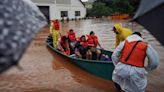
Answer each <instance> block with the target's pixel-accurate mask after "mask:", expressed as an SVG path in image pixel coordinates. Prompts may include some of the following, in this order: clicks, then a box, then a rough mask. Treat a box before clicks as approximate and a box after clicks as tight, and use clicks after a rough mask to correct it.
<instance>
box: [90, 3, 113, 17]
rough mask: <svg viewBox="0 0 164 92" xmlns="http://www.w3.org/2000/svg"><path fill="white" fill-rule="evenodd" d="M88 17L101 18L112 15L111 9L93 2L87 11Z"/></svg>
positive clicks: (103, 4)
mask: <svg viewBox="0 0 164 92" xmlns="http://www.w3.org/2000/svg"><path fill="white" fill-rule="evenodd" d="M88 13H89V14H88V15H89V16H95V17H101V16H109V15H111V14H112V9H111V8H109V7H107V6H106V5H105V3H99V2H95V3H93V7H92V9H91V10H88Z"/></svg>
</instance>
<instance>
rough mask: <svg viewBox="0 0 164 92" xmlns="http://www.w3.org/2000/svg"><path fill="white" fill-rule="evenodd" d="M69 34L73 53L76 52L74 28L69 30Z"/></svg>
mask: <svg viewBox="0 0 164 92" xmlns="http://www.w3.org/2000/svg"><path fill="white" fill-rule="evenodd" d="M67 34H68V42H69V45H70V49H71V54H74V49H75V44H76V34H75V32H74V31H73V29H70V30H69V32H67Z"/></svg>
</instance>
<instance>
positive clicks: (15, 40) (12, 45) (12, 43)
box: [0, 0, 47, 73]
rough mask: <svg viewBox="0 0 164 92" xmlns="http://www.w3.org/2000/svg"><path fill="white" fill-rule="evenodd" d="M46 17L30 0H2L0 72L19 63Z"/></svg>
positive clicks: (0, 7) (0, 1)
mask: <svg viewBox="0 0 164 92" xmlns="http://www.w3.org/2000/svg"><path fill="white" fill-rule="evenodd" d="M46 24H47V23H46V19H45V17H44V16H43V14H42V13H41V12H40V11H39V9H38V8H37V7H36V6H35V5H34V4H33V3H32V2H31V1H30V0H0V73H2V72H3V71H5V70H7V69H8V68H10V67H11V66H13V65H17V64H18V61H19V59H20V58H21V56H22V54H23V53H24V51H25V49H26V48H27V46H28V45H29V43H30V42H31V40H32V38H33V37H34V36H35V34H36V33H37V32H38V31H39V30H40V29H41V28H42V27H43V26H45V25H46Z"/></svg>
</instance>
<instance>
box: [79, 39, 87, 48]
mask: <svg viewBox="0 0 164 92" xmlns="http://www.w3.org/2000/svg"><path fill="white" fill-rule="evenodd" d="M78 41H79V42H81V43H82V47H83V48H87V47H88V42H87V41H81V40H80V37H78Z"/></svg>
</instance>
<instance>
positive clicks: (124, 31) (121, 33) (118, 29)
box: [113, 23, 132, 47]
mask: <svg viewBox="0 0 164 92" xmlns="http://www.w3.org/2000/svg"><path fill="white" fill-rule="evenodd" d="M113 31H114V32H115V33H116V42H115V47H117V46H118V45H119V44H120V42H122V41H124V40H125V39H126V38H127V37H128V36H129V35H131V34H132V31H131V30H130V29H128V28H124V27H122V24H121V23H118V24H115V25H114V27H113Z"/></svg>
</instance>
